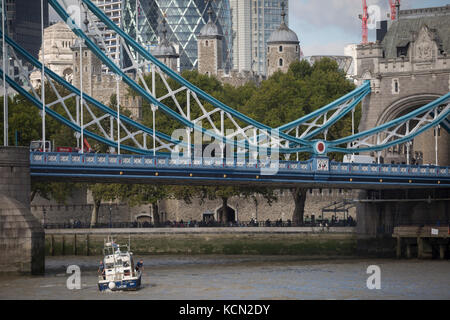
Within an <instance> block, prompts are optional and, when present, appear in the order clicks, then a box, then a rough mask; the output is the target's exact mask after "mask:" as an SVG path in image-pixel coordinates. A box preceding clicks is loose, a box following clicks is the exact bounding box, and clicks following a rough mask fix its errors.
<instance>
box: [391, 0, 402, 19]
mask: <svg viewBox="0 0 450 320" xmlns="http://www.w3.org/2000/svg"><path fill="white" fill-rule="evenodd" d="M389 6H390V8H391V20H392V21H394V20H396V19H397V10H399V9H400V0H395V1H394V0H389Z"/></svg>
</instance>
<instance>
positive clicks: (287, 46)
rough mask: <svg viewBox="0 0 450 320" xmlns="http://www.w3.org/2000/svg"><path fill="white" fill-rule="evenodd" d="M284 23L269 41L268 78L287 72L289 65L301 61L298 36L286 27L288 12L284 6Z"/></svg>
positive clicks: (282, 12)
mask: <svg viewBox="0 0 450 320" xmlns="http://www.w3.org/2000/svg"><path fill="white" fill-rule="evenodd" d="M281 16H282V18H283V19H282V22H281V25H280V26H279V27H278V29H277V30H275V31H274V32H273V33H272V34H271V35H270V38H269V40H268V41H267V76H268V77H270V76H271V75H272V74H274V73H275V72H277V71H283V72H286V71H287V70H288V68H289V65H290V64H291V63H292V62H294V61H297V60H300V42H299V40H298V37H297V34H296V33H295V32H294V31H292V30H291V29H289V27H288V26H287V25H286V21H285V20H286V19H285V18H286V12H285V11H284V3H283V4H282V11H281Z"/></svg>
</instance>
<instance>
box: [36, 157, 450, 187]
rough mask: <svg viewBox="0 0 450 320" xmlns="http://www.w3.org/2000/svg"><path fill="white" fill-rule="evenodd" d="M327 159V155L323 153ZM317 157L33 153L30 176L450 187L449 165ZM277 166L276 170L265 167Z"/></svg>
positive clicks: (192, 181) (254, 183) (191, 182)
mask: <svg viewBox="0 0 450 320" xmlns="http://www.w3.org/2000/svg"><path fill="white" fill-rule="evenodd" d="M323 159H326V158H323ZM316 164H317V160H315V159H311V160H308V161H300V162H297V161H278V162H273V161H269V160H268V161H259V160H248V159H247V160H244V159H242V160H237V159H232V160H231V159H230V160H224V159H221V158H202V159H201V158H199V159H195V158H194V159H190V158H179V159H172V158H170V157H160V156H157V157H153V156H142V155H116V154H76V153H39V152H32V153H31V154H30V168H31V176H32V177H41V178H46V177H47V178H51V177H53V178H55V177H59V178H67V179H74V178H84V179H93V180H94V179H95V178H99V179H102V178H104V179H109V180H114V181H116V182H121V181H122V182H124V181H127V180H128V181H133V179H134V180H136V179H137V180H142V179H144V180H148V181H158V180H160V181H167V180H170V181H172V182H177V181H178V182H182V183H183V184H196V183H198V182H203V183H204V182H215V183H217V182H220V181H228V182H229V183H230V182H231V183H236V184H239V183H241V184H242V183H246V184H252V185H257V184H258V183H265V184H273V185H279V184H286V185H287V184H296V183H310V184H314V183H316V184H317V183H322V184H328V185H354V186H358V185H371V186H376V185H380V186H383V185H384V186H389V185H390V186H392V185H396V184H397V185H399V186H400V185H402V186H410V187H417V186H427V187H447V188H448V187H450V167H437V166H408V165H393V164H357V163H339V162H332V161H330V162H329V166H328V165H327V168H325V169H324V168H320V167H318V166H317V165H316ZM265 168H266V169H269V168H278V172H276V173H275V174H273V175H267V174H264V169H265Z"/></svg>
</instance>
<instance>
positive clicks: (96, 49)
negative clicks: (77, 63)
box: [49, 0, 311, 153]
mask: <svg viewBox="0 0 450 320" xmlns="http://www.w3.org/2000/svg"><path fill="white" fill-rule="evenodd" d="M83 2H84V3H85V4H86V5H87V6H88V7H89V9H90V10H91V11H92V12H93V13H94V14H95V15H96V16H97V17H98V18H99V19H100V21H102V22H103V23H104V24H105V25H106V26H108V27H109V28H110V29H112V30H114V31H115V32H117V33H118V34H119V35H120V36H121V37H122V38H123V39H124V40H125V41H126V42H127V43H129V44H130V45H131V46H132V47H133V49H135V50H136V51H137V52H138V53H139V54H140V55H142V57H144V58H145V59H147V60H148V61H150V62H152V63H153V64H155V65H156V66H158V67H159V68H160V69H161V70H163V71H164V72H165V73H166V74H167V75H169V76H170V77H171V78H173V79H175V80H177V81H178V82H179V83H180V84H182V85H184V86H185V87H186V88H188V89H189V90H191V91H193V92H195V93H196V94H197V95H198V96H199V97H201V98H203V99H205V100H206V101H207V102H209V103H211V104H212V105H213V106H215V107H217V108H220V109H222V110H223V111H225V112H227V113H229V114H231V115H233V116H234V117H236V118H237V119H239V120H241V121H244V122H246V123H248V124H250V125H252V126H254V127H255V128H258V129H260V130H265V131H267V132H270V131H271V130H273V129H272V128H271V127H269V126H266V125H264V124H261V123H259V122H257V121H255V120H253V119H251V118H249V117H247V116H245V115H243V114H242V113H240V112H238V111H236V110H234V109H232V108H230V107H228V106H227V105H225V104H223V103H222V102H220V101H218V100H217V99H215V98H213V97H212V96H210V95H208V94H207V93H205V92H204V91H202V90H201V89H199V88H197V87H196V86H194V85H192V84H191V83H190V82H189V81H187V80H185V79H184V78H182V77H181V76H179V75H178V74H177V73H176V72H174V71H172V70H171V69H170V68H168V67H167V66H166V65H164V64H163V63H161V62H160V61H159V60H158V59H156V58H155V57H153V56H152V55H151V54H150V53H149V52H148V51H147V50H145V48H143V47H142V46H141V45H139V44H138V43H137V42H135V41H134V39H132V38H131V37H129V36H128V35H127V34H126V33H125V32H124V31H123V30H122V29H120V28H119V27H117V26H116V25H115V23H114V22H112V21H111V20H110V19H109V18H108V17H107V16H106V15H105V14H104V13H103V12H102V10H100V9H99V8H97V7H96V6H95V5H94V4H93V3H92V2H90V1H84V0H83ZM49 4H50V5H51V6H52V7H53V9H55V11H56V13H58V15H59V16H60V17H61V19H63V21H71V23H69V26H70V27H71V28H72V31H73V32H74V33H75V34H76V35H77V36H79V37H80V38H82V39H83V40H84V42H85V44H86V45H87V46H88V47H89V49H91V50H92V52H93V53H94V54H95V55H96V56H97V57H98V58H99V59H100V60H101V61H102V62H103V63H104V64H105V65H106V66H107V67H108V68H110V70H111V71H112V72H114V73H115V74H117V75H119V76H121V77H122V79H123V81H124V82H125V83H126V84H128V85H129V86H130V88H132V89H133V90H135V91H136V92H137V93H138V94H139V95H140V96H142V97H143V98H144V99H146V100H147V101H148V102H149V103H150V104H153V105H155V106H157V107H158V108H160V109H161V110H162V111H163V112H164V113H166V114H167V115H169V116H170V117H172V118H173V119H175V120H177V121H178V122H179V123H181V124H182V125H184V126H186V127H189V128H193V129H194V130H196V131H198V132H202V133H204V134H205V135H208V136H210V137H213V138H215V139H217V140H218V141H223V142H224V143H226V144H228V145H233V146H235V147H236V148H237V147H241V148H245V149H247V150H252V151H257V149H258V148H257V147H255V146H253V145H249V144H248V142H245V143H244V144H242V143H240V142H238V141H233V140H229V139H227V138H225V137H223V136H220V135H218V134H216V133H214V132H213V131H209V130H206V129H205V128H202V127H200V126H198V125H196V124H194V123H192V122H191V121H189V120H187V119H185V118H183V117H182V116H180V115H179V114H178V113H177V112H175V111H173V110H172V109H170V108H169V107H167V106H166V105H165V104H164V103H162V102H161V101H159V100H157V99H156V98H155V97H153V96H152V95H151V94H149V93H148V92H147V91H145V90H144V89H143V88H142V87H141V86H140V85H139V84H137V83H136V82H135V81H134V80H133V79H131V78H130V77H129V76H128V75H127V74H125V73H124V72H123V71H122V70H121V69H120V68H119V67H118V66H117V65H116V64H115V63H114V62H113V61H111V59H110V58H109V57H108V56H107V55H106V54H105V53H104V52H103V51H102V50H101V49H100V48H99V47H98V46H97V44H95V43H94V42H93V41H92V40H91V39H90V38H89V36H87V35H86V34H85V33H84V32H83V31H82V30H81V29H80V28H79V27H78V26H77V25H76V23H75V22H74V21H73V20H72V18H71V17H70V16H69V14H68V13H67V12H66V11H65V10H64V8H63V7H61V5H60V4H59V3H58V2H57V1H56V0H49ZM279 136H280V137H281V138H284V139H286V140H289V141H292V142H295V143H297V144H299V145H303V146H306V147H305V148H299V149H298V150H291V149H284V148H280V152H282V153H294V152H303V151H307V150H308V149H309V148H310V145H311V142H309V141H306V140H302V139H297V138H294V137H292V136H290V135H287V134H285V133H283V132H280V133H279Z"/></svg>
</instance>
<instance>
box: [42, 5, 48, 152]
mask: <svg viewBox="0 0 450 320" xmlns="http://www.w3.org/2000/svg"><path fill="white" fill-rule="evenodd" d="M41 41H42V69H41V101H42V144H43V148H42V149H43V151H44V152H46V149H47V148H46V143H45V41H44V0H41Z"/></svg>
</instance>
